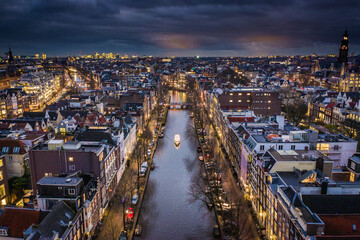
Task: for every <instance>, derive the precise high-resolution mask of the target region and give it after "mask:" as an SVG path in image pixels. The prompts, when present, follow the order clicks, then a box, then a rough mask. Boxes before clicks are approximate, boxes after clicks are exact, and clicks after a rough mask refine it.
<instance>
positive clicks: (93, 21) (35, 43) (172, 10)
mask: <svg viewBox="0 0 360 240" xmlns="http://www.w3.org/2000/svg"><path fill="white" fill-rule="evenodd" d="M359 7H360V4H359V3H358V2H356V1H350V0H349V1H342V2H339V1H317V2H312V1H287V2H285V3H284V2H283V1H275V2H272V3H269V2H268V1H262V0H258V1H255V2H252V3H245V2H243V1H227V2H226V3H222V2H221V1H196V2H192V1H176V2H169V1H157V2H154V1H152V2H151V3H150V2H147V1H137V2H136V3H134V2H132V1H121V2H115V1H114V2H113V1H106V2H103V1H102V2H98V1H86V0H84V1H51V2H45V1H31V2H30V1H26V2H22V1H5V4H4V7H3V8H2V9H1V10H0V14H1V15H2V16H3V17H2V21H1V22H0V32H2V33H4V35H3V34H2V35H3V36H4V37H2V38H1V40H0V51H1V52H0V56H4V53H5V52H7V51H8V47H9V44H10V45H11V47H12V49H13V52H14V55H16V56H17V55H34V54H36V53H42V52H45V53H47V55H48V56H67V55H78V54H80V53H81V54H92V53H94V52H115V53H120V54H128V55H140V56H141V55H153V56H195V55H200V56H210V57H211V56H265V55H305V54H312V53H315V54H319V55H324V54H337V53H338V43H339V41H340V40H341V36H342V34H343V32H344V31H345V30H348V32H349V39H350V41H349V54H351V53H354V54H358V53H359V52H360V32H359V31H358V30H357V29H359V27H360V26H359V21H357V20H359V19H358V18H359V17H357V15H356V11H357V10H358V9H359Z"/></svg>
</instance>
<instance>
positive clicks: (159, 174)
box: [137, 92, 215, 239]
mask: <svg viewBox="0 0 360 240" xmlns="http://www.w3.org/2000/svg"><path fill="white" fill-rule="evenodd" d="M172 101H174V102H175V101H176V102H182V101H186V94H185V93H180V92H174V93H172ZM175 134H180V136H181V143H180V146H179V147H175V145H174V135H175ZM197 145H198V143H197V139H196V137H195V136H194V134H193V130H192V128H191V118H190V116H189V111H187V110H169V113H168V118H167V122H166V130H165V137H164V138H162V139H161V138H159V142H158V146H157V149H156V152H155V154H154V159H153V161H154V163H155V165H156V168H155V170H154V171H152V172H151V174H150V178H149V182H148V186H147V189H146V193H145V198H144V202H143V205H142V210H141V213H140V219H139V223H140V225H141V226H142V227H143V232H142V234H141V236H140V237H139V238H137V239H213V226H214V224H215V216H214V213H213V211H209V210H208V209H207V207H206V206H205V204H204V203H202V202H200V201H194V197H193V196H192V195H193V194H191V192H192V188H193V185H194V179H196V176H197V175H199V174H201V173H200V170H201V169H200V168H201V162H200V161H199V160H198V159H197V154H196V148H197Z"/></svg>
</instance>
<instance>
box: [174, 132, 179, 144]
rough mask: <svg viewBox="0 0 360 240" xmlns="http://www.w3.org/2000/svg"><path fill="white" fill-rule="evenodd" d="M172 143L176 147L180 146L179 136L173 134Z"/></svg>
mask: <svg viewBox="0 0 360 240" xmlns="http://www.w3.org/2000/svg"><path fill="white" fill-rule="evenodd" d="M174 143H175V145H176V146H179V145H180V134H175V137H174Z"/></svg>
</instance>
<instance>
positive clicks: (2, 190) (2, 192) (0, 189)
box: [0, 184, 6, 197]
mask: <svg viewBox="0 0 360 240" xmlns="http://www.w3.org/2000/svg"><path fill="white" fill-rule="evenodd" d="M5 194H6V193H5V186H4V184H2V185H1V186H0V197H3V196H5Z"/></svg>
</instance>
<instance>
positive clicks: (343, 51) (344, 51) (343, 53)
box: [338, 31, 349, 64]
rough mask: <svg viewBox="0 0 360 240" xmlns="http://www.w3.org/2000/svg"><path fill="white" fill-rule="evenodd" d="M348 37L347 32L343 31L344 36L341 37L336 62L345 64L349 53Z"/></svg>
mask: <svg viewBox="0 0 360 240" xmlns="http://www.w3.org/2000/svg"><path fill="white" fill-rule="evenodd" d="M348 44H349V35H348V32H347V31H345V32H344V35H343V37H342V40H341V47H340V51H339V57H338V62H339V63H345V64H346V63H347V61H348V52H349V47H348Z"/></svg>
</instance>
